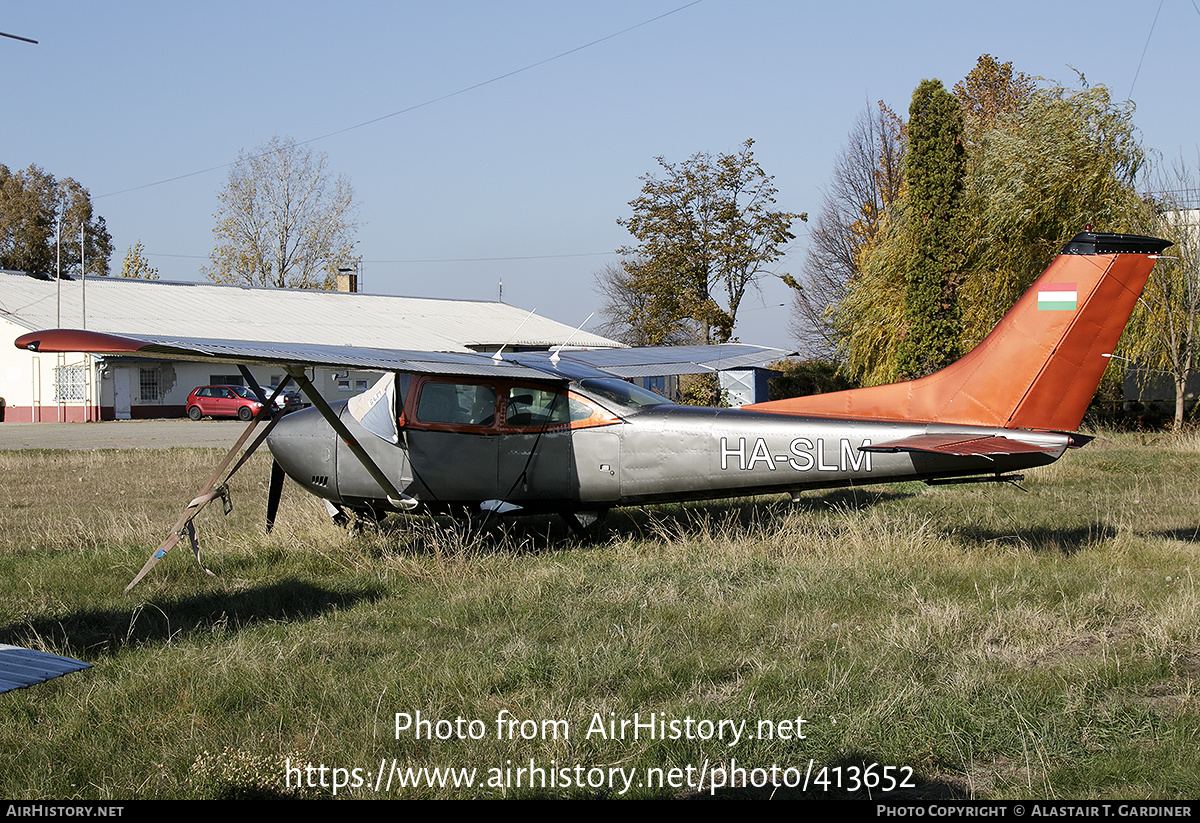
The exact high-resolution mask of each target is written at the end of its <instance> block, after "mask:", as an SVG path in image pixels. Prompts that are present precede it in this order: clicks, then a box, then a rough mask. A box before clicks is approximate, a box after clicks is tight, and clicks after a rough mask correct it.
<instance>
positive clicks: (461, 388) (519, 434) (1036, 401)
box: [16, 232, 1170, 587]
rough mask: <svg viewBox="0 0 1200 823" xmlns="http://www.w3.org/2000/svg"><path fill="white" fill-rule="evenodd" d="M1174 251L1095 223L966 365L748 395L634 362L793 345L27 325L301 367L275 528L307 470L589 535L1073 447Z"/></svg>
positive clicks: (427, 504)
mask: <svg viewBox="0 0 1200 823" xmlns="http://www.w3.org/2000/svg"><path fill="white" fill-rule="evenodd" d="M1168 245H1170V244H1169V243H1168V242H1167V241H1164V240H1158V239H1155V238H1151V237H1140V236H1133V235H1118V234H1099V233H1091V232H1085V233H1082V234H1079V235H1077V236H1076V237H1075V238H1074V239H1073V240H1072V241H1071V242H1070V243H1068V244H1067V246H1066V247H1065V248H1064V249H1063V251H1062V253H1061V254H1060V255H1059V256H1058V257H1056V258H1055V260H1054V261H1053V262H1052V263H1051V264H1050V266H1049V268H1047V269H1046V271H1045V272H1044V273H1043V274H1042V275H1041V276H1040V277H1039V278H1038V280H1037V281H1036V282H1035V283H1034V284H1033V286H1032V287H1031V288H1030V290H1029V291H1028V292H1026V293H1025V295H1024V296H1022V297H1021V298H1020V299H1019V300H1018V301H1017V303H1016V304H1015V305H1014V306H1013V308H1012V309H1011V310H1010V311H1009V312H1008V314H1006V315H1005V316H1004V318H1003V319H1002V320H1001V322H1000V323H999V324H998V325H997V326H996V328H995V329H993V330H992V332H991V333H990V334H989V335H988V336H987V337H986V338H985V339H984V340H983V341H982V342H981V343H980V344H979V345H978V346H977V347H976V348H975V349H974V350H972V351H971V352H970V353H968V354H967V355H966V356H964V357H963V358H962V359H961V360H959V361H958V362H956V363H954V364H953V365H951V366H949V367H947V368H945V369H943V370H941V371H939V372H937V373H935V374H932V375H930V376H928V377H924V378H921V379H919V380H913V381H909V382H904V383H894V384H890V385H885V386H876V387H870V388H860V389H851V390H848V391H841V392H835V393H831V394H824V395H815V396H811V397H799V398H793V399H788V400H776V401H770V402H764V403H756V404H753V405H749V406H744V407H742V408H740V409H725V408H695V407H689V406H681V405H675V404H673V403H670V402H667V401H666V400H665V399H664V398H662V397H660V396H658V395H656V394H653V393H651V392H648V391H645V390H643V389H640V388H638V387H636V386H634V385H633V384H631V383H628V382H626V381H625V380H623V379H621V378H623V377H629V376H633V375H639V374H640V375H646V374H687V373H699V372H702V371H706V370H710V369H716V368H728V367H731V366H732V367H737V366H746V365H750V364H757V363H760V362H763V360H764V359H769V358H771V357H774V356H777V354H778V352H777V351H775V352H767V351H765V350H762V349H760V348H758V347H753V346H744V345H731V346H701V347H682V348H656V349H621V350H604V351H595V350H594V351H571V352H566V351H556V352H555V353H553V354H546V353H521V354H512V355H504V356H503V357H501V356H500V355H496V356H494V357H488V356H486V355H472V354H445V353H429V352H413V351H380V350H369V349H360V348H355V347H344V346H343V347H332V346H304V345H278V344H273V343H261V342H247V341H228V340H197V339H189V340H180V339H166V338H152V337H143V336H138V335H128V336H116V335H109V334H102V333H95V332H83V331H71V330H54V331H45V332H34V333H30V334H26V335H23V336H21V337H20V338H18V339H17V341H16V345H17V346H18V347H22V348H28V349H31V350H34V351H41V352H60V351H67V352H71V351H90V352H95V353H102V354H111V355H123V354H124V355H136V356H137V357H163V358H172V359H181V358H190V359H202V360H206V361H211V362H231V363H238V364H241V365H246V364H270V365H272V366H281V367H283V368H284V369H285V370H286V371H287V373H288V374H289V375H290V376H291V378H292V379H294V380H296V381H297V382H298V383H299V384H300V387H301V389H302V390H303V391H304V392H305V394H306V396H307V397H308V399H309V400H310V401H311V402H312V404H313V408H311V409H306V410H304V411H301V412H295V413H292V414H288V415H286V416H283V417H280V418H276V419H274V420H272V421H271V423H270V424H269V425H270V426H271V428H270V429H269V436H267V437H266V439H267V442H268V444H269V447H270V450H271V452H272V454H273V455H274V459H275V466H274V468H273V472H272V482H271V493H270V499H269V501H268V513H267V517H268V528H269V524H270V522H271V521H273V519H274V516H275V508H276V506H277V503H278V495H279V488H280V484H281V483H282V480H283V476H284V474H286V475H288V476H290V477H292V478H293V479H294V480H295V481H296V482H298V483H299V484H300V485H301V486H303V487H304V488H306V489H308V490H309V491H310V492H312V493H313V494H315V495H317V496H318V497H320V498H323V499H324V500H325V501H326V506H327V508H329V509H330V513H331V514H334V515H338V516H344V515H345V514H346V512H347V510H349V512H353V513H359V514H366V515H371V516H379V515H381V514H384V513H387V512H390V511H417V510H424V511H444V510H462V508H463V507H467V508H468V509H473V510H475V511H479V510H480V509H483V510H487V511H491V512H495V513H497V514H508V513H535V512H558V513H560V514H562V515H563V516H564V517H565V518H566V519H567V521H568V522H569V523H571V524H572V526H573V527H575V528H576V529H582V523H581V521H580V518H583V519H585V520H586V519H588V518H589V516H592V515H596V514H601V513H603V512H605V511H607V510H608V509H610V508H612V507H615V506H629V505H637V504H643V503H654V502H660V501H673V500H696V499H705V498H718V497H730V496H737V495H746V494H761V493H792V494H796V493H798V492H799V491H800V490H802V489H811V488H822V487H826V488H827V487H835V486H848V485H860V484H870V483H881V482H887V481H895V480H912V479H918V480H925V481H929V482H972V481H976V480H997V479H999V480H1004V479H1011V475H1007V473H1009V472H1013V471H1016V470H1020V469H1025V468H1029V467H1033V466H1039V465H1044V464H1047V463H1052V462H1054V461H1055V460H1057V459H1058V458H1059V457H1061V456H1062V455H1063V453H1064V452H1065V451H1066V450H1067V449H1068V448H1070V447H1078V446H1081V445H1083V444H1085V443H1086V442H1087V441H1088V440H1089V438H1087V437H1086V436H1081V435H1078V434H1073V433H1072V432H1073V431H1074V430H1075V429H1077V428H1078V427H1079V424H1080V422H1081V421H1082V419H1083V414H1084V411H1085V410H1086V408H1087V406H1088V403H1089V402H1090V400H1091V398H1092V395H1093V394H1094V393H1095V391H1096V387H1097V386H1098V385H1099V382H1100V378H1101V375H1102V373H1103V372H1104V369H1105V366H1106V365H1107V363H1108V360H1107V359H1106V357H1108V356H1110V355H1111V353H1112V351H1113V348H1114V347H1115V346H1116V344H1117V341H1118V339H1119V338H1120V336H1121V333H1122V331H1123V329H1124V327H1125V324H1126V322H1127V321H1128V319H1129V316H1130V314H1131V312H1132V311H1133V308H1134V305H1135V303H1136V301H1137V299H1138V297H1139V295H1140V294H1141V292H1142V289H1143V287H1144V286H1145V283H1146V280H1147V278H1148V277H1149V275H1150V271H1151V269H1152V268H1153V266H1154V261H1155V260H1156V259H1157V257H1158V255H1159V253H1160V252H1161V251H1162V250H1163V249H1164V248H1166V247H1167V246H1168ZM311 366H327V367H335V368H343V367H351V368H358V369H372V370H378V371H382V372H385V373H386V375H385V377H384V378H383V379H382V380H380V382H379V383H378V384H376V386H375V388H373V389H372V390H371V391H369V392H367V393H366V394H364V395H360V396H358V397H356V398H353V399H351V400H350V401H348V402H345V403H339V404H334V405H333V407H330V406H329V405H328V404H327V403H326V402H325V401H324V400H323V399H322V398H321V396H320V395H319V394H318V393H317V392H316V391H315V389H314V388H313V387H312V385H311V383H309V381H308V380H307V378H306V377H305V371H304V369H305V367H311ZM245 373H246V374H247V375H248V374H249V372H248V371H246V372H245ZM256 422H257V421H256ZM249 434H250V430H247V432H246V434H244V435H243V437H242V440H241V441H239V443H238V445H237V446H235V450H236V449H237V448H240V446H241V443H242V442H243V441H244V440H245V439H246V438H247V436H248V435H249ZM265 434H266V433H264V435H265ZM264 435H260V436H259V438H260V439H259V440H258V441H256V443H255V445H257V443H258V442H261V439H262V438H263V436H264ZM252 448H253V447H252ZM231 456H232V452H231ZM227 462H228V458H227ZM218 473H219V472H218ZM215 479H216V475H214V480H213V481H210V485H209V488H211V487H212V485H213V482H215ZM214 494H215V493H213V492H211V491H208V493H207V495H201V496H200V497H198V498H197V500H194V501H192V504H191V507H190V509H189V511H191V510H193V509H195V508H196V507H197V506H198V505H199V506H202V505H203V504H204V503H205V502H207V500H208V499H211V498H212V497H213V496H214ZM191 516H194V513H193V514H192V515H191ZM190 523H191V519H190V517H189V516H187V512H185V516H184V517H181V519H180V522H179V523H177V524H176V527H175V529H174V530H173V532H172V537H171V538H168V541H167V542H166V543H164V544H163V546H162V547H160V549H159V551H158V552H156V553H155V556H154V557H152V558H151V560H150V561H149V562H148V563H147V566H146V568H145V569H143V571H142V574H144V573H145V572H146V571H147V570H148V569H149V567H150V566H151V565H153V563H154V562H155V560H156V559H157V558H158V557H161V556H162V555H163V554H165V552H166V550H167V549H169V548H170V547H171V546H172V545H174V542H177V541H178V540H179V538H180V536H182V535H184V534H185V529H186V530H187V533H189V534H192V537H193V540H192V542H193V546H195V540H194V533H192V532H191V531H190V529H191V526H190ZM197 552H198V549H197ZM140 578H141V575H139V576H138V578H137V579H135V580H134V583H136V582H137V580H138V579H140ZM134 583H131V584H130V586H131V587H132V585H134Z"/></svg>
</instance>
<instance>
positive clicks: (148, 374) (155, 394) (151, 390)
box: [138, 369, 162, 402]
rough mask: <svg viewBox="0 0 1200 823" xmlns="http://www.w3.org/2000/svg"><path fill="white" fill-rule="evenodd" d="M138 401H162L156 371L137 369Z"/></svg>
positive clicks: (157, 372)
mask: <svg viewBox="0 0 1200 823" xmlns="http://www.w3.org/2000/svg"><path fill="white" fill-rule="evenodd" d="M138 371H139V374H140V377H139V380H138V386H139V390H138V399H139V400H141V401H142V402H157V401H159V400H161V399H162V386H161V383H160V380H159V371H158V369H139V370H138Z"/></svg>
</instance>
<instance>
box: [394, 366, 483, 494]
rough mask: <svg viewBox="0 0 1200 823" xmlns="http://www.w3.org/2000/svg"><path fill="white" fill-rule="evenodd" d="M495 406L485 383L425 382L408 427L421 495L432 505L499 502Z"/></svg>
mask: <svg viewBox="0 0 1200 823" xmlns="http://www.w3.org/2000/svg"><path fill="white" fill-rule="evenodd" d="M497 402H498V398H497V396H496V388H495V387H494V386H492V385H490V384H487V383H467V382H462V383H452V382H444V381H441V380H428V381H426V382H424V383H422V385H421V386H420V387H419V388H418V389H417V396H416V398H415V401H414V403H413V404H412V406H411V407H410V408H412V409H413V419H411V420H408V421H406V424H405V429H406V435H405V441H406V442H407V443H408V449H409V461H410V463H411V466H412V473H413V481H414V488H416V489H418V495H417V496H419V497H421V499H423V500H425V501H427V502H430V503H478V502H480V501H483V500H494V499H496V498H497V496H498V494H499V492H498V491H497V485H498V484H497V482H496V477H497V456H498V448H499V447H498V441H497V435H496V406H497Z"/></svg>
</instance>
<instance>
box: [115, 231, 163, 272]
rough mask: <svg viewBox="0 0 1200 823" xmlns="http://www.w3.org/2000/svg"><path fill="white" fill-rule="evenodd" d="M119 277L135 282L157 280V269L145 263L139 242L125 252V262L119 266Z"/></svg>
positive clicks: (140, 242)
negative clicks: (134, 280)
mask: <svg viewBox="0 0 1200 823" xmlns="http://www.w3.org/2000/svg"><path fill="white" fill-rule="evenodd" d="M121 276H122V277H128V278H132V279H136V280H157V279H158V269H157V268H155V267H154V266H151V265H150V264H149V263H148V262H147V261H146V258H145V253H144V252H143V250H142V241H141V240H139V241H137V242H136V243H134V244H133V245H132V246H130V247H129V248H128V249H126V250H125V260H124V262H123V263H122V264H121Z"/></svg>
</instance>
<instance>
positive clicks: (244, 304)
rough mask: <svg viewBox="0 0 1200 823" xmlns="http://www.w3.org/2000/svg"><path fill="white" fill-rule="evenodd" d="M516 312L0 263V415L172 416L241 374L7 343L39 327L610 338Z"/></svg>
mask: <svg viewBox="0 0 1200 823" xmlns="http://www.w3.org/2000/svg"><path fill="white" fill-rule="evenodd" d="M528 314H529V313H528V312H527V311H525V310H523V309H519V308H516V307H514V306H509V305H506V304H504V303H494V302H485V301H473V300H440V299H432V298H416V297H389V296H384V295H373V294H356V293H347V292H328V291H307V290H292V289H268V288H251V287H244V286H219V285H213V284H207V283H168V282H161V281H149V280H128V279H122V278H118V277H103V278H88V279H87V280H86V281H81V280H79V279H74V280H62V281H58V280H53V279H49V280H47V279H41V278H38V277H33V276H30V275H27V274H24V273H21V272H12V271H2V270H0V421H2V420H7V421H13V422H29V421H35V422H37V421H85V420H112V419H117V420H121V419H129V418H135V419H136V418H147V417H182V416H183V415H184V413H185V408H184V404H185V401H186V399H187V396H188V393H189V392H191V390H192V389H193V388H195V387H196V386H204V385H208V384H213V383H217V384H219V383H235V384H240V383H242V382H243V381H242V376H241V374H240V373H239V372H238V370H237V367H235V366H229V365H222V364H206V363H196V362H191V361H178V362H165V361H156V360H143V359H138V358H132V357H119V358H118V357H108V358H104V357H97V356H93V355H89V354H85V353H79V354H65V355H64V354H38V353H35V352H29V351H24V350H21V349H17V348H16V347H15V346H14V345H13V344H12V341H13V340H15V339H16V338H17V337H19V336H20V335H22V334H24V333H26V332H29V331H39V330H43V329H53V328H77V329H87V330H88V331H99V332H110V333H113V334H144V335H164V336H174V337H200V338H221V339H228V340H262V341H270V342H277V343H318V344H328V345H351V346H367V347H373V348H385V349H410V350H417V351H449V352H467V351H477V352H489V351H496V350H497V349H499V348H500V347H501V346H502V345H504V344H505V343H508V349H507V350H509V351H515V350H530V349H546V348H550V347H552V346H556V345H559V344H561V343H565V342H566V341H567V340H568V338H569V339H570V344H571V345H572V346H579V347H588V348H612V347H617V346H620V344H619V343H616V342H614V341H612V340H608V339H606V338H603V337H600V336H598V335H595V334H590V333H588V332H583V331H580V332H576V331H575V329H574V328H572V327H570V326H567V325H564V324H562V323H557V322H555V321H553V320H548V319H546V318H544V317H539V316H537V315H533V316H530V317H529V318H528V320H526V316H527V315H528ZM523 321H524V325H522V322H523ZM518 328H519V331H518ZM251 371H252V373H253V374H254V378H255V380H257V381H258V383H259V384H260V385H262V386H273V385H278V384H279V382H280V381H281V380H282V379H283V372H282V370H281V369H276V370H274V371H272V370H270V369H268V368H265V367H264V368H260V367H255V368H253V369H252V370H251ZM310 379H312V380H313V384H314V385H315V386H316V387H317V388H318V389H319V390H320V392H321V394H322V395H324V396H325V397H326V398H327V399H330V400H334V399H337V398H339V397H341V398H345V397H348V396H350V395H351V394H354V393H356V392H360V391H364V390H365V389H366V388H367V387H368V386H369V385H370V383H371V382H373V376H372V374H371V373H369V372H355V371H350V372H345V371H343V372H335V371H333V370H332V369H316V370H315V373H312V374H310Z"/></svg>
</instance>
